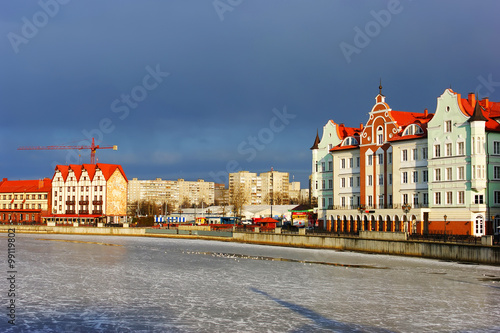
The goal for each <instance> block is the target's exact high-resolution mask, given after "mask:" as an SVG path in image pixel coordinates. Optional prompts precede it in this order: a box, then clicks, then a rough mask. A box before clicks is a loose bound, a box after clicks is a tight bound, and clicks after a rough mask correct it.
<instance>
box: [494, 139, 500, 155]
mask: <svg viewBox="0 0 500 333" xmlns="http://www.w3.org/2000/svg"><path fill="white" fill-rule="evenodd" d="M493 154H495V155H500V141H494V142H493Z"/></svg>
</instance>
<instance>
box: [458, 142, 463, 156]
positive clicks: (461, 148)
mask: <svg viewBox="0 0 500 333" xmlns="http://www.w3.org/2000/svg"><path fill="white" fill-rule="evenodd" d="M457 155H465V144H464V142H459V143H457Z"/></svg>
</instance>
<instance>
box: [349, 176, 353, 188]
mask: <svg viewBox="0 0 500 333" xmlns="http://www.w3.org/2000/svg"><path fill="white" fill-rule="evenodd" d="M349 187H354V177H349Z"/></svg>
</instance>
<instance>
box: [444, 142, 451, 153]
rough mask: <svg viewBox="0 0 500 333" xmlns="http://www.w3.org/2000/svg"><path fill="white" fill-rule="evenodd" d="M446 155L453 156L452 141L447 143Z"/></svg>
mask: <svg viewBox="0 0 500 333" xmlns="http://www.w3.org/2000/svg"><path fill="white" fill-rule="evenodd" d="M445 150H446V156H451V155H452V153H451V143H447V144H445Z"/></svg>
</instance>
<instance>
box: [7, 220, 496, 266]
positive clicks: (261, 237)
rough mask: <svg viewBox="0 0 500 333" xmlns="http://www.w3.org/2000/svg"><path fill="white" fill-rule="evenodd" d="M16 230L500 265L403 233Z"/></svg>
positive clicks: (487, 250)
mask: <svg viewBox="0 0 500 333" xmlns="http://www.w3.org/2000/svg"><path fill="white" fill-rule="evenodd" d="M10 228H15V229H16V233H35V234H77V235H101V236H141V237H171V238H186V239H205V240H217V241H226V242H227V241H229V242H241V243H251V244H262V245H278V246H291V247H304V248H315V249H332V250H344V251H354V252H366V253H378V254H389V255H398V256H412V257H422V258H431V259H440V260H451V261H460V262H470V263H479V264H488V265H500V247H499V246H491V245H484V244H477V245H476V244H456V243H445V242H433V241H412V240H407V239H406V234H404V233H381V232H371V231H362V232H360V235H359V236H337V235H306V234H283V233H281V232H280V231H279V230H277V232H276V233H259V232H236V231H210V230H203V229H199V228H191V229H190V228H182V229H154V228H111V227H103V228H95V227H70V226H56V227H48V226H19V225H18V226H8V225H2V226H0V232H3V233H6V232H8V229H10Z"/></svg>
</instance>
